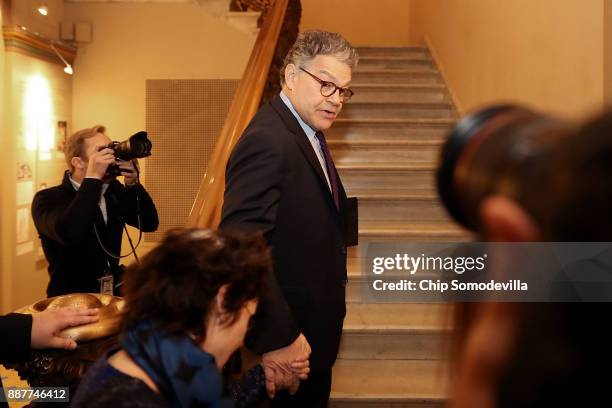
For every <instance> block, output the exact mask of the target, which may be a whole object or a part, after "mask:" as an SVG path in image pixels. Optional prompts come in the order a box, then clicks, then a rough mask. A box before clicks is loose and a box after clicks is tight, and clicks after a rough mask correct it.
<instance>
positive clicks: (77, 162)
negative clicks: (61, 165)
mask: <svg viewBox="0 0 612 408" xmlns="http://www.w3.org/2000/svg"><path fill="white" fill-rule="evenodd" d="M70 164H72V167H74V168H75V169H84V168H86V167H87V163H85V161H83V159H81V158H80V157H78V156H75V157H73V158H72V159H70Z"/></svg>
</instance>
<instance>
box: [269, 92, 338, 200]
mask: <svg viewBox="0 0 612 408" xmlns="http://www.w3.org/2000/svg"><path fill="white" fill-rule="evenodd" d="M270 104H271V105H272V108H274V110H275V111H276V112H277V113H278V115H279V116H280V118H281V119H282V121H283V123H285V126H286V127H287V129H289V131H291V133H293V135H294V136H295V141H296V143H297V145H298V146H299V147H300V150H301V151H302V153H304V156H305V157H306V161H307V162H308V163H309V164H310V166H311V167H312V168H313V169H314V171H315V173H317V175H318V176H319V181H320V182H321V183H323V186H324V187H325V190H326V191H327V192H328V193H329V194H328V196H329V199H330V202H331V204H332V207H334V208H336V205H335V204H334V198H333V196H332V194H331V191H329V184H327V178H326V177H325V173H324V172H323V168H322V167H321V162H319V158H318V157H317V154H316V153H315V151H314V149H313V147H312V144H311V143H310V141H309V140H308V136H306V133H304V129H302V127H301V126H300V124H299V122H298V121H297V119H296V118H295V116H293V113H291V111H290V110H289V108H288V107H287V105H285V102H283V100H282V99H281V97H280V96H279V95H277V96H275V97H274V99H272V101H271V102H270ZM338 185H340V179H339V178H338ZM336 210H337V209H336Z"/></svg>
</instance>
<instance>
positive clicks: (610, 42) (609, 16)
mask: <svg viewBox="0 0 612 408" xmlns="http://www.w3.org/2000/svg"><path fill="white" fill-rule="evenodd" d="M604 103H605V105H606V107H607V108H608V109H611V108H612V0H604Z"/></svg>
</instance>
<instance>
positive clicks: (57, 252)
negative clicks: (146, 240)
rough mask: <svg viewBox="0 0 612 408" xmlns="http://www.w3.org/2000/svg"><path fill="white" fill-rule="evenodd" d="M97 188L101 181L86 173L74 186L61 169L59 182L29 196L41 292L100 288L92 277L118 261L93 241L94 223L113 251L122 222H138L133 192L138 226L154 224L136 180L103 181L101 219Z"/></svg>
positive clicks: (154, 213) (149, 204)
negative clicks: (43, 261)
mask: <svg viewBox="0 0 612 408" xmlns="http://www.w3.org/2000/svg"><path fill="white" fill-rule="evenodd" d="M101 192H102V182H101V181H100V180H96V179H91V178H86V179H84V180H83V183H82V184H81V187H80V188H79V190H78V191H75V189H74V187H73V186H72V184H71V183H70V179H69V178H68V172H66V174H64V179H63V181H62V184H60V185H59V186H55V187H51V188H48V189H45V190H42V191H39V192H38V193H36V195H35V196H34V200H33V201H32V217H33V218H34V224H35V225H36V229H37V230H38V234H39V236H40V240H41V243H42V247H43V250H44V252H45V256H46V258H47V261H48V262H49V275H50V278H51V279H50V281H49V286H48V287H47V296H49V297H51V296H58V295H63V294H67V293H75V292H94V293H97V292H99V291H100V283H99V281H98V278H100V277H101V276H103V275H104V274H105V273H106V271H107V270H108V263H110V265H111V268H115V267H116V266H117V265H118V263H119V262H118V260H117V259H114V258H111V257H110V256H108V255H106V254H105V253H104V251H103V249H102V248H101V247H100V245H99V244H98V240H97V238H96V235H95V232H94V224H95V225H96V228H97V230H98V233H99V235H100V240H101V241H102V243H103V244H104V246H105V247H106V248H107V249H108V250H109V251H111V252H112V253H113V254H118V253H119V252H120V250H121V237H122V232H123V225H124V223H126V222H127V223H128V224H129V225H132V226H134V227H138V219H137V199H136V197H140V215H141V217H140V220H141V229H142V231H144V232H151V231H155V230H156V229H157V226H158V218H157V210H156V209H155V204H153V200H151V197H150V196H149V194H148V193H147V191H146V190H145V189H144V187H143V186H142V185H140V184H138V185H136V186H133V187H124V186H123V184H121V183H120V182H119V181H117V180H114V181H112V182H111V183H110V184H109V186H108V189H107V190H106V193H105V194H104V197H105V198H106V209H107V214H108V223H107V224H106V225H105V224H104V219H103V218H102V212H101V211H100V207H99V206H98V202H99V201H100V194H101ZM107 262H108V263H107ZM115 283H117V282H115Z"/></svg>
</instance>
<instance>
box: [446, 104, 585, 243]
mask: <svg viewBox="0 0 612 408" xmlns="http://www.w3.org/2000/svg"><path fill="white" fill-rule="evenodd" d="M572 129H573V126H571V125H569V123H568V122H565V121H563V120H561V119H558V118H555V117H551V116H547V115H544V114H540V113H538V112H535V111H532V110H530V109H527V108H524V107H520V106H516V105H495V106H491V107H487V108H484V109H481V110H478V111H476V112H473V113H471V114H469V115H468V116H466V117H464V118H463V119H461V120H460V121H459V122H458V123H457V125H456V126H455V127H454V128H453V129H452V130H451V131H450V133H449V135H448V137H447V139H446V141H445V143H444V144H443V146H442V150H441V155H440V160H439V165H438V169H437V174H436V182H437V189H438V194H439V196H440V199H441V201H442V203H443V204H444V206H445V207H446V209H447V211H448V212H449V214H450V215H451V216H452V218H454V219H455V221H457V222H458V223H459V224H461V225H463V226H464V227H466V228H467V229H469V230H472V231H480V229H481V228H480V225H479V224H480V223H479V218H480V214H479V211H480V204H481V203H482V201H483V199H485V198H486V197H487V196H490V195H494V194H499V195H503V196H505V197H508V198H510V199H512V200H514V201H516V202H517V203H520V204H521V206H522V207H523V208H525V209H526V210H527V211H528V212H530V213H531V215H532V216H534V217H535V218H536V219H538V218H539V217H540V216H541V215H542V214H545V213H546V210H547V207H546V206H547V205H549V201H550V197H547V196H546V194H547V193H546V187H547V185H549V183H551V182H552V181H553V179H554V178H555V177H556V172H555V166H554V164H553V162H552V160H553V156H554V152H555V147H556V146H557V145H559V143H560V142H561V140H563V139H565V138H566V137H568V136H569V135H570V133H571V130H572Z"/></svg>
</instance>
